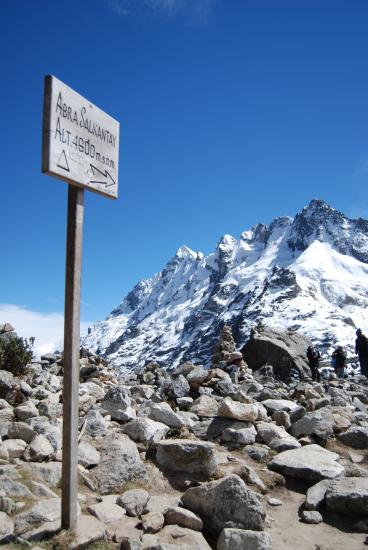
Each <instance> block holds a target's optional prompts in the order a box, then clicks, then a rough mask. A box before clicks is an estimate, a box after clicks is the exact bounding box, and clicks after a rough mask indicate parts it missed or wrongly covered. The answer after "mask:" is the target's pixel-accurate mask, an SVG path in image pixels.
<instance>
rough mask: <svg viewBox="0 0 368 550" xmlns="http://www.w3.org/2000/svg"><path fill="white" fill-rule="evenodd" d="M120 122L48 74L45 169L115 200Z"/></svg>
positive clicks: (44, 148) (45, 105)
mask: <svg viewBox="0 0 368 550" xmlns="http://www.w3.org/2000/svg"><path fill="white" fill-rule="evenodd" d="M119 127H120V125H119V122H118V121H117V120H115V119H113V118H112V117H111V116H109V115H108V114H106V113H104V112H103V111H101V109H99V108H98V107H96V106H95V105H93V104H92V103H90V102H89V101H88V100H87V99H85V98H84V97H82V96H81V95H79V94H78V93H77V92H75V91H74V90H72V89H71V88H69V86H66V84H64V83H63V82H61V81H60V80H58V79H57V78H55V77H54V76H46V79H45V97H44V114H43V141H42V172H44V173H46V174H49V175H51V176H54V177H56V178H59V179H62V180H64V181H66V182H67V183H70V184H72V185H77V186H78V187H81V188H83V189H89V190H90V191H94V192H96V193H100V194H102V195H104V196H107V197H110V198H114V199H116V198H117V196H118V169H119Z"/></svg>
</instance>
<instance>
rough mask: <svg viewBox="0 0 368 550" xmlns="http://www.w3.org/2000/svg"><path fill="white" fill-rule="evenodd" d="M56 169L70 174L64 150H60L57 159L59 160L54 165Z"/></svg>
mask: <svg viewBox="0 0 368 550" xmlns="http://www.w3.org/2000/svg"><path fill="white" fill-rule="evenodd" d="M56 166H57V167H58V168H62V169H63V170H66V172H70V168H69V164H68V159H67V158H66V154H65V150H64V149H63V150H62V153H61V155H60V157H59V160H58V162H57V165H56Z"/></svg>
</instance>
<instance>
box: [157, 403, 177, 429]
mask: <svg viewBox="0 0 368 550" xmlns="http://www.w3.org/2000/svg"><path fill="white" fill-rule="evenodd" d="M149 416H150V418H151V419H152V420H156V421H157V422H162V423H163V424H166V426H169V427H170V428H182V427H183V425H184V424H183V421H182V420H181V419H180V417H179V416H178V415H177V414H176V413H175V412H174V411H173V410H172V408H171V407H170V405H169V404H168V403H166V402H163V403H154V404H153V405H152V407H151V412H150V415H149Z"/></svg>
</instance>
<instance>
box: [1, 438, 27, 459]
mask: <svg viewBox="0 0 368 550" xmlns="http://www.w3.org/2000/svg"><path fill="white" fill-rule="evenodd" d="M26 447H27V443H26V442H25V441H23V440H22V439H7V440H5V441H3V442H2V444H1V445H0V457H1V458H4V459H5V460H8V459H12V458H20V457H21V456H22V454H23V453H24V450H25V448H26Z"/></svg>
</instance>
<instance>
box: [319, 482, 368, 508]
mask: <svg viewBox="0 0 368 550" xmlns="http://www.w3.org/2000/svg"><path fill="white" fill-rule="evenodd" d="M325 500H326V507H327V509H328V510H330V511H331V512H337V513H339V514H343V515H348V516H353V517H357V516H358V517H360V516H366V517H368V478H367V477H345V478H343V479H336V480H334V481H332V482H331V483H330V485H329V487H328V489H327V491H326V498H325Z"/></svg>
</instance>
